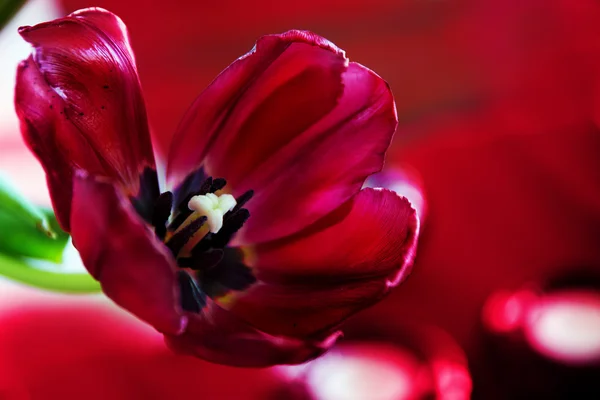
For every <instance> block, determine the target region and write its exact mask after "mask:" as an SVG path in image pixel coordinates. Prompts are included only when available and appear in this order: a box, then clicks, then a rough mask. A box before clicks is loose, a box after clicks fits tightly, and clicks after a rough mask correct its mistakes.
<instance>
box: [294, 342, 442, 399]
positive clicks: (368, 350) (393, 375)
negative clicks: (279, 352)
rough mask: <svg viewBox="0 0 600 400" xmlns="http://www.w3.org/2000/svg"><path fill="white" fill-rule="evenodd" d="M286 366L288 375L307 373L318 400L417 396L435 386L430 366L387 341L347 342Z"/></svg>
mask: <svg viewBox="0 0 600 400" xmlns="http://www.w3.org/2000/svg"><path fill="white" fill-rule="evenodd" d="M285 370H286V372H285V374H286V375H287V376H288V377H298V376H300V375H304V379H305V383H306V385H307V386H308V388H309V389H310V391H311V392H312V394H313V396H314V398H315V399H317V400H364V399H369V400H402V399H415V398H419V395H420V394H422V393H423V390H425V389H429V388H431V387H432V384H431V374H430V371H429V369H428V368H427V366H425V365H423V364H422V363H421V362H420V361H419V360H418V359H417V358H416V357H415V356H413V355H412V354H410V353H409V352H407V351H405V350H402V349H400V348H398V347H396V346H393V345H391V344H384V343H360V344H357V343H346V344H344V345H340V346H338V347H336V348H335V349H333V350H331V351H330V352H329V353H327V354H325V355H324V356H322V357H321V358H318V359H316V360H314V361H312V362H310V363H308V364H305V365H303V366H300V367H285Z"/></svg>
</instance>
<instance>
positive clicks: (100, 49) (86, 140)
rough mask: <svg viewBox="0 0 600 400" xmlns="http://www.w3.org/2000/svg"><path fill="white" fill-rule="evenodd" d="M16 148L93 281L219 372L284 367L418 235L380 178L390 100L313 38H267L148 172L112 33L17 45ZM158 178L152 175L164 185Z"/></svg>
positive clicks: (148, 155) (319, 348)
mask: <svg viewBox="0 0 600 400" xmlns="http://www.w3.org/2000/svg"><path fill="white" fill-rule="evenodd" d="M20 33H21V36H22V37H23V38H24V39H25V40H26V41H27V42H29V43H31V44H32V46H33V47H34V52H33V54H32V55H31V56H30V57H29V58H28V59H27V60H25V61H23V62H22V63H21V64H20V66H19V68H18V72H17V85H16V93H15V104H16V109H17V114H18V116H19V119H20V123H21V131H22V134H23V136H24V138H25V141H26V142H27V144H28V145H29V147H30V148H31V150H32V151H33V152H34V153H35V155H36V156H37V158H38V159H39V161H40V162H41V164H42V166H43V167H44V169H45V172H46V176H47V182H48V186H49V190H50V195H51V198H52V203H53V207H54V210H55V212H56V214H57V217H58V220H59V222H60V223H61V226H62V227H63V229H65V230H66V231H67V232H69V233H70V234H71V235H72V238H73V243H74V245H75V246H76V247H77V249H78V250H79V252H80V255H81V257H82V260H83V262H84V265H85V266H86V268H87V269H88V271H89V272H90V274H91V275H92V276H93V277H94V278H96V279H97V280H98V281H99V282H100V284H101V285H102V288H103V291H104V292H105V294H106V295H107V296H108V297H110V298H111V299H112V300H113V301H114V302H115V303H117V304H118V305H120V306H121V307H123V308H125V309H127V310H129V311H130V312H132V313H133V314H135V315H136V316H137V317H139V318H140V319H142V320H144V321H146V322H148V323H150V324H152V325H153V326H154V327H155V328H156V329H157V330H158V331H160V332H162V333H164V335H165V338H166V341H167V343H168V344H169V346H170V347H171V348H172V349H174V350H176V351H181V352H184V353H187V354H194V355H196V356H199V357H201V358H204V359H207V360H210V361H213V362H217V363H223V364H232V365H243V366H266V365H273V364H295V363H301V362H304V361H306V360H309V359H312V358H314V357H316V356H318V355H320V354H322V353H323V352H324V351H326V350H327V349H328V348H329V347H330V346H331V345H332V344H333V343H334V342H335V341H336V339H337V338H338V337H339V335H340V333H339V331H338V327H339V326H340V324H341V322H342V321H343V320H345V319H346V318H348V317H349V316H350V315H352V314H354V313H356V312H357V311H359V310H361V309H364V308H366V307H368V306H370V305H372V304H374V303H376V302H377V301H378V300H380V299H381V298H382V297H383V296H384V295H385V294H387V293H388V292H389V290H390V289H391V288H392V287H394V286H396V285H397V284H398V283H399V282H401V281H402V280H403V279H404V278H405V276H406V275H407V273H408V272H409V266H410V265H411V263H412V260H413V257H414V254H415V247H416V238H417V235H418V217H417V215H416V212H415V211H414V210H413V209H412V207H411V206H410V203H409V202H408V201H407V200H406V199H405V198H403V197H401V196H399V195H398V194H396V193H395V192H393V191H390V190H386V189H372V188H364V189H361V187H362V185H363V182H364V181H365V179H366V178H367V177H368V176H370V175H371V174H373V173H375V172H377V171H379V170H380V169H381V167H382V165H383V159H384V155H385V152H386V150H387V148H388V146H389V144H390V141H391V139H392V135H393V133H394V130H395V128H396V125H397V116H396V110H395V105H394V100H393V97H392V94H391V91H390V89H389V87H388V85H387V84H386V83H385V81H383V80H382V79H381V78H380V77H379V76H378V75H376V74H375V73H373V72H372V71H370V70H368V69H367V68H365V67H363V66H362V65H360V64H357V63H353V62H349V60H348V59H347V58H346V56H345V53H344V52H343V50H340V49H339V48H337V47H336V46H335V45H334V44H332V43H331V42H329V41H327V40H326V39H324V38H322V37H319V36H317V35H315V34H313V33H310V32H304V31H289V32H286V33H284V34H280V35H269V36H264V37H262V38H260V39H259V40H258V42H257V43H256V46H255V47H254V49H252V50H251V51H250V52H249V53H247V54H246V55H244V56H242V57H240V58H239V59H238V60H236V61H235V62H234V63H233V64H231V65H230V66H229V67H228V68H227V69H225V70H224V71H223V72H222V73H221V74H220V75H219V76H218V77H217V78H216V79H215V80H214V81H213V82H212V83H211V84H210V85H209V86H208V87H207V88H206V89H205V90H204V91H203V92H202V93H201V94H200V96H199V97H198V98H197V99H196V100H195V102H194V103H193V104H192V106H191V108H190V109H189V110H188V112H187V114H186V115H185V116H184V118H183V120H182V122H181V124H180V125H179V128H178V129H177V131H176V132H175V134H174V136H173V140H172V145H171V149H170V152H169V155H168V158H167V160H166V165H165V166H164V168H162V167H163V166H162V165H158V166H159V168H157V163H156V161H155V157H154V154H153V149H152V143H151V139H150V134H149V128H148V122H147V118H146V111H145V107H144V101H143V96H142V92H141V88H140V82H139V79H138V75H137V69H136V65H135V59H134V56H133V52H132V49H131V46H130V44H129V40H128V36H127V32H126V29H125V26H124V24H123V23H122V21H121V20H120V19H119V18H118V17H116V16H115V15H113V14H111V13H110V12H108V11H105V10H101V9H85V10H81V11H77V12H75V13H73V14H71V15H69V16H67V17H65V18H61V19H58V20H55V21H51V22H47V23H42V24H39V25H36V26H33V27H22V28H21V29H20ZM163 172H164V173H163Z"/></svg>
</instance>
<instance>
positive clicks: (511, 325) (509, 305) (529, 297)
mask: <svg viewBox="0 0 600 400" xmlns="http://www.w3.org/2000/svg"><path fill="white" fill-rule="evenodd" d="M535 299H536V296H535V295H534V294H533V293H532V292H529V291H521V292H517V293H511V292H497V293H494V294H493V295H492V296H490V298H489V299H488V300H487V302H486V304H485V305H484V307H483V323H484V324H485V325H486V327H487V328H488V329H489V330H490V331H492V332H495V333H507V332H510V331H514V330H516V329H519V328H520V327H521V324H522V323H523V320H524V318H525V316H526V313H527V310H528V307H529V305H530V304H531V302H532V301H535Z"/></svg>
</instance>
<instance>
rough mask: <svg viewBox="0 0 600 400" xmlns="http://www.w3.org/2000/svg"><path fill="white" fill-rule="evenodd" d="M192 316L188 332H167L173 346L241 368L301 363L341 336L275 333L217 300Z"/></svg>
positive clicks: (178, 349)
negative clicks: (295, 336)
mask: <svg viewBox="0 0 600 400" xmlns="http://www.w3.org/2000/svg"><path fill="white" fill-rule="evenodd" d="M188 318H189V324H188V328H187V330H186V332H185V333H184V334H182V335H165V340H166V343H167V345H169V347H171V349H173V350H174V351H177V352H180V353H184V354H193V355H195V356H197V357H200V358H203V359H205V360H208V361H211V362H214V363H218V364H226V365H234V366H239V367H268V366H272V365H280V364H300V363H303V362H306V361H309V360H311V359H313V358H315V357H318V356H320V355H321V354H323V353H324V352H326V351H327V350H328V349H329V348H330V347H331V346H333V345H334V344H335V342H336V340H337V339H338V338H339V337H340V336H341V333H340V332H335V333H332V334H331V335H329V336H327V337H326V338H325V339H323V340H320V341H317V340H299V339H293V338H285V337H276V336H271V335H268V334H266V333H264V332H261V331H259V330H257V329H255V328H253V327H252V326H251V325H248V324H247V323H245V322H243V321H242V320H241V319H239V318H237V317H236V316H235V315H233V314H232V313H230V312H229V311H227V310H224V309H222V308H221V307H219V306H218V305H217V304H215V303H213V302H209V304H208V306H207V308H205V309H204V310H203V311H202V313H201V314H188Z"/></svg>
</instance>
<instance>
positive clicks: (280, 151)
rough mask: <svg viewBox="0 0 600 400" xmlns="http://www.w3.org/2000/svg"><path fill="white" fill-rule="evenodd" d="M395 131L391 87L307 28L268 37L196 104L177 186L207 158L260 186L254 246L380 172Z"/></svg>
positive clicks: (209, 166) (250, 230) (221, 171)
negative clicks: (307, 30) (349, 61)
mask: <svg viewBox="0 0 600 400" xmlns="http://www.w3.org/2000/svg"><path fill="white" fill-rule="evenodd" d="M395 127H396V112H395V107H394V102H393V98H392V95H391V92H390V90H389V88H388V86H387V85H386V83H385V82H384V81H383V80H382V79H381V78H380V77H378V76H377V75H375V74H374V73H373V72H371V71H369V70H368V69H366V68H364V67H362V66H360V65H358V64H355V63H348V60H347V59H346V58H345V55H344V53H343V51H341V50H340V49H338V48H336V47H335V46H334V45H332V44H331V43H329V42H327V41H326V40H325V39H323V38H321V37H319V36H316V35H314V34H310V33H307V32H298V31H291V32H288V33H286V34H283V35H272V36H266V37H263V38H261V39H260V40H259V41H258V42H257V44H256V47H255V49H254V50H253V51H251V52H250V53H248V54H247V55H246V56H244V57H242V58H241V59H239V60H238V61H236V62H235V63H233V64H232V65H231V66H230V67H229V68H228V69H226V70H225V71H224V72H223V73H222V74H221V75H220V76H219V77H217V79H216V80H215V81H214V82H213V83H212V84H211V86H209V87H208V88H207V89H206V90H205V91H204V92H203V93H202V94H201V95H200V97H199V98H198V99H197V100H196V102H195V103H194V104H193V106H192V108H191V109H190V111H189V112H188V115H187V116H186V118H185V119H184V121H183V123H182V124H181V126H180V129H179V131H178V133H177V135H176V136H175V138H174V141H173V145H172V148H171V152H170V155H169V166H168V175H169V180H170V182H171V183H172V184H173V183H175V182H177V181H180V180H181V179H182V178H183V177H184V175H185V174H186V173H187V172H189V171H190V170H191V169H193V168H196V167H198V166H199V165H200V164H201V163H204V166H205V168H206V170H207V171H208V173H209V174H212V175H215V176H222V177H224V178H226V179H227V181H228V183H229V184H230V185H231V187H233V188H234V193H235V194H237V195H239V194H241V193H243V192H245V191H246V190H249V189H253V190H255V192H256V195H255V198H254V199H253V200H252V201H251V202H250V203H248V208H249V209H250V212H251V214H252V215H253V217H252V218H251V220H250V221H249V222H248V224H247V226H246V228H245V230H244V233H243V235H244V239H245V241H247V242H259V241H266V240H271V239H276V238H278V237H282V236H285V235H288V234H290V233H293V232H296V231H298V230H300V229H302V228H304V227H305V226H307V225H309V224H311V223H312V222H314V221H315V220H317V219H318V218H320V217H322V216H324V215H325V214H327V213H328V212H330V211H331V210H333V209H335V208H336V207H337V206H338V205H339V204H341V203H343V202H344V201H345V200H347V199H348V198H350V197H351V196H352V195H354V194H355V193H356V192H357V191H358V190H359V189H360V187H361V185H362V183H363V181H364V179H365V178H366V177H367V176H368V175H370V174H371V173H373V172H376V171H378V170H379V169H381V166H382V163H383V156H384V153H385V150H386V149H387V147H388V145H389V143H390V140H391V137H392V134H393V132H394V129H395Z"/></svg>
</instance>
